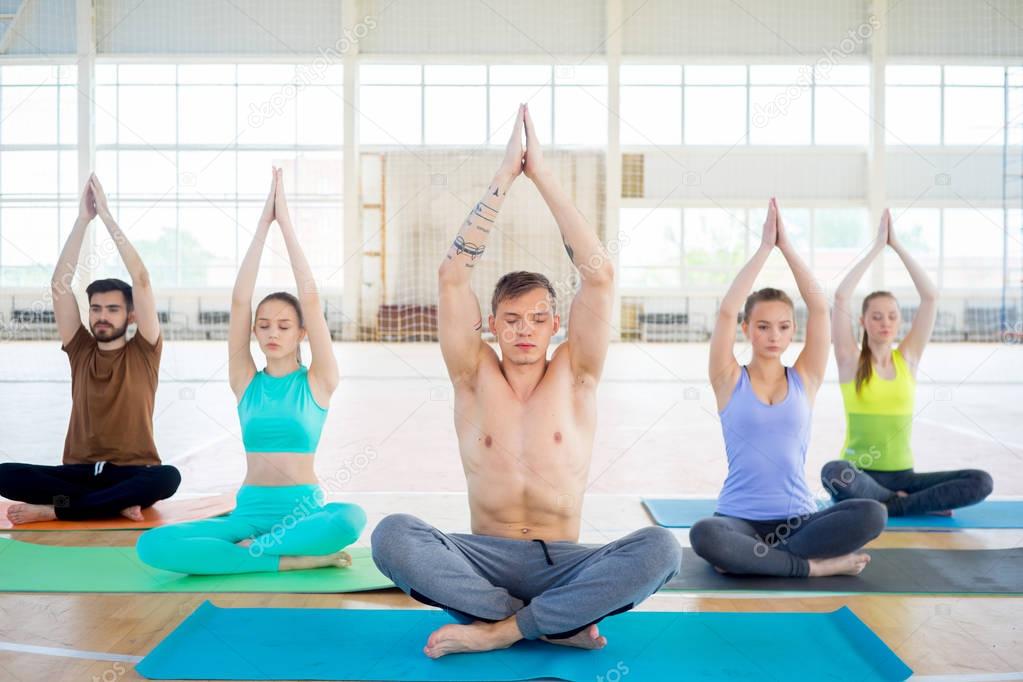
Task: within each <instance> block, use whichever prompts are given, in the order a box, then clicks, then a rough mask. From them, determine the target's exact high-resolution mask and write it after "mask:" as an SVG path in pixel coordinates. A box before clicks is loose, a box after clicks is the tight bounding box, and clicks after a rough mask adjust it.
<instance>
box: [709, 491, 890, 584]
mask: <svg viewBox="0 0 1023 682" xmlns="http://www.w3.org/2000/svg"><path fill="white" fill-rule="evenodd" d="M887 520H888V515H887V514H886V513H885V508H884V506H883V505H881V504H879V503H877V502H874V501H873V500H847V501H845V502H839V503H838V504H836V505H834V506H832V507H828V508H827V509H824V510H822V511H819V512H817V513H815V514H811V515H809V516H805V517H803V516H795V517H792V518H791V519H781V520H778V521H748V520H746V519H737V518H735V517H732V516H724V515H721V514H715V515H714V516H713V517H711V518H706V519H700V520H699V521H697V522H696V523H695V524H693V527H692V528H691V529H690V530H689V542H690V543H691V544H692V546H693V551H694V552H696V553H697V554H698V555H700V556H701V557H703V558H704V559H706V560H707V562H708V563H710V564H711V565H712V566H716V567H717V568H720V569H722V570H724V571H726V572H728V573H736V574H749V575H776V576H783V577H793V578H805V577H807V576H809V575H810V562H809V559H826V558H829V557H836V556H842V555H843V554H848V553H850V552H853V551H856V550H857V549H859V548H861V547H863V545H865V544H867V543H868V542H870V541H871V540H873V539H874V538H876V537H877V536H878V535H880V534H881V531H883V530H884V526H885V522H886V521H887Z"/></svg>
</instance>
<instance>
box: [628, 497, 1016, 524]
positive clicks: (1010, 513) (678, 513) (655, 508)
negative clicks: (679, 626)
mask: <svg viewBox="0 0 1023 682" xmlns="http://www.w3.org/2000/svg"><path fill="white" fill-rule="evenodd" d="M643 506H645V507H646V508H647V511H648V512H650V516H652V517H653V519H654V522H655V523H656V524H657V525H659V526H664V527H666V528H689V527H690V526H692V525H693V524H694V523H696V522H697V521H698V520H699V519H702V518H704V517H705V516H713V515H714V509H715V507H716V506H717V500H715V499H711V498H700V499H695V498H694V499H646V500H643ZM963 528H1023V500H988V501H986V502H981V503H980V504H975V505H973V506H972V507H963V508H961V509H956V510H955V511H953V512H952V516H933V515H930V514H928V515H926V516H895V517H891V518H889V519H888V530H960V529H963Z"/></svg>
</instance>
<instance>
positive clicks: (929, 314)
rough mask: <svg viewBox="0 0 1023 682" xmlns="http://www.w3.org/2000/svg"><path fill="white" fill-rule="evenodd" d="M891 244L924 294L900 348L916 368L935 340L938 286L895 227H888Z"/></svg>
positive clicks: (915, 284) (889, 243)
mask: <svg viewBox="0 0 1023 682" xmlns="http://www.w3.org/2000/svg"><path fill="white" fill-rule="evenodd" d="M885 213H887V211H885ZM888 246H890V247H892V250H893V251H895V253H897V254H899V258H901V259H902V263H903V265H905V266H906V270H908V271H909V276H910V278H911V279H912V280H913V285H914V286H915V287H916V291H917V293H918V294H919V295H920V306H919V307H918V308H917V310H916V316H914V317H913V324H912V325H910V327H909V333H908V334H906V337H905V338H904V339H902V343H900V344H899V351H900V352H901V353H902V357H904V358H905V359H906V362H908V363H909V364H910V366H911V367H912V368H913V369H914V371H915V370H916V365H917V363H919V362H920V356H922V355H923V353H924V347H925V346H927V342H928V341H930V339H931V332H933V331H934V321H935V320H936V319H937V317H938V288H937V287H936V286H934V282H932V281H931V278H930V277H928V276H927V273H926V272H925V271H924V269H923V267H921V266H920V264H919V263H917V262H916V259H914V258H913V257H912V256H911V255H910V254H909V251H907V250H906V248H905V247H904V246H903V245H902V243H901V242H900V241H898V240H897V239H896V238H895V228H894V227H892V228H889V230H888Z"/></svg>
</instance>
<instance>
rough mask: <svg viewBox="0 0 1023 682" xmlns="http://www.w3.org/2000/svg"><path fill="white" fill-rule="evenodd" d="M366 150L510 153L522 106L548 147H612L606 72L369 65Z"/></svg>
mask: <svg viewBox="0 0 1023 682" xmlns="http://www.w3.org/2000/svg"><path fill="white" fill-rule="evenodd" d="M359 76H360V92H359V102H360V105H359V106H360V110H361V111H360V114H361V117H360V142H361V143H362V144H365V145H394V146H408V145H438V146H443V145H461V146H474V145H482V144H491V145H503V144H505V143H506V142H507V140H508V136H509V135H510V134H511V125H512V124H513V123H514V118H515V112H516V110H517V108H518V106H519V103H520V102H528V104H529V111H530V115H531V116H532V118H533V122H534V123H535V124H536V127H537V134H538V135H539V136H540V138H541V139H542V140H543V141H544V142H545V143H547V144H556V145H603V144H606V142H607V116H608V112H607V68H606V67H604V66H599V65H594V66H586V65H583V66H571V65H567V66H556V67H555V66H551V65H515V66H510V65H493V66H484V65H429V64H428V65H422V64H363V65H362V66H361V67H360V72H359Z"/></svg>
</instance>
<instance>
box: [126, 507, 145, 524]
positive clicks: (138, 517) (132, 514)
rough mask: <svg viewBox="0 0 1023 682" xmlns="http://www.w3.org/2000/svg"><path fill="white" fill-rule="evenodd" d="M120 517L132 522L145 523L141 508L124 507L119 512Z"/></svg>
mask: <svg viewBox="0 0 1023 682" xmlns="http://www.w3.org/2000/svg"><path fill="white" fill-rule="evenodd" d="M121 516H124V517H126V518H129V519H131V520H132V521H145V518H144V517H143V516H142V507H140V506H139V505H137V504H136V505H135V506H134V507H125V508H124V509H122V510H121Z"/></svg>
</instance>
